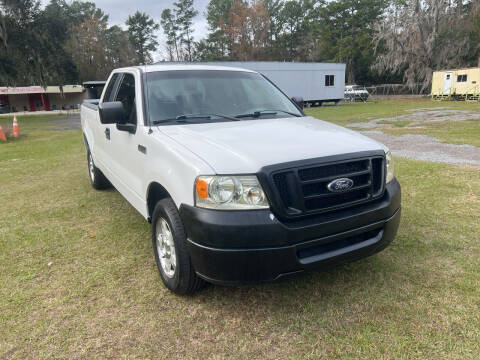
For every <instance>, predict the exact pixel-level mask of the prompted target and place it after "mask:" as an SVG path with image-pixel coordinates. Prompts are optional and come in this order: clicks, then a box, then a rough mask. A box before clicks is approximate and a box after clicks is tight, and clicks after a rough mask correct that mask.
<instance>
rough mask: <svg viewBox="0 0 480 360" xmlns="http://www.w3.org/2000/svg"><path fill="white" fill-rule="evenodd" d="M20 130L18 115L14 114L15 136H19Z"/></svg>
mask: <svg viewBox="0 0 480 360" xmlns="http://www.w3.org/2000/svg"><path fill="white" fill-rule="evenodd" d="M18 135H20V131H19V130H18V122H17V115H13V137H16V138H18Z"/></svg>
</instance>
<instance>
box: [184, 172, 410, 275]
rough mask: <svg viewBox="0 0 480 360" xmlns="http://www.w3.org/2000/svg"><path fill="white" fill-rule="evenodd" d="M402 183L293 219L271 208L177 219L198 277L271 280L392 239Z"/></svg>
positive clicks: (193, 212)
mask: <svg viewBox="0 0 480 360" xmlns="http://www.w3.org/2000/svg"><path fill="white" fill-rule="evenodd" d="M400 199H401V194H400V185H399V184H398V182H397V181H396V180H393V181H392V182H390V183H389V184H387V186H386V191H385V194H384V196H383V197H382V198H381V199H378V200H375V201H372V202H370V203H367V204H363V205H360V206H356V207H354V208H350V209H345V210H340V211H335V212H333V213H327V214H320V215H316V216H312V217H309V218H304V219H299V220H295V221H289V222H286V221H280V220H278V219H277V218H276V217H274V216H273V214H272V213H271V211H270V210H255V211H217V210H209V209H201V208H196V207H191V206H186V205H182V206H181V207H180V216H181V218H182V221H183V223H184V225H185V229H186V232H187V237H188V247H189V251H190V256H191V259H192V262H193V265H194V267H195V270H196V271H197V273H198V275H199V276H200V277H202V278H204V279H205V280H207V281H210V282H213V283H221V284H228V283H248V282H261V281H273V280H276V279H278V278H280V277H282V276H285V275H289V274H292V273H296V272H301V271H308V270H316V269H320V268H325V267H330V266H333V265H336V264H340V263H345V262H350V261H354V260H357V259H360V258H363V257H366V256H370V255H372V254H374V253H377V252H379V251H381V250H382V249H384V248H385V247H386V246H388V244H390V243H391V242H392V240H393V239H394V237H395V235H396V232H397V229H398V225H399V222H400V212H401V210H400Z"/></svg>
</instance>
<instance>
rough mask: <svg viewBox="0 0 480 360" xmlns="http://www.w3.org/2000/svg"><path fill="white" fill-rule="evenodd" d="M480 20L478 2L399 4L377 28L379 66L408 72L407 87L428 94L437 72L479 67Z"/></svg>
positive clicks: (435, 0)
mask: <svg viewBox="0 0 480 360" xmlns="http://www.w3.org/2000/svg"><path fill="white" fill-rule="evenodd" d="M479 20H480V13H479V9H478V2H470V3H468V4H466V5H464V4H463V3H462V2H461V1H457V2H456V3H453V2H445V1H443V0H428V1H420V0H406V1H405V2H402V3H394V4H392V5H391V6H390V7H389V9H388V11H387V14H386V17H385V19H384V20H383V21H379V22H378V23H377V25H376V29H375V30H376V31H375V37H374V40H375V45H376V49H377V58H376V61H375V64H374V68H375V69H376V70H378V71H379V72H386V71H391V72H393V73H403V78H404V81H405V82H406V84H407V85H409V86H410V87H411V88H413V87H415V86H416V84H417V83H421V84H422V87H421V89H422V90H424V89H426V88H427V87H428V86H429V84H430V82H431V77H432V72H433V71H434V70H439V69H442V68H455V67H462V66H469V65H470V66H472V65H477V59H478V56H479V55H480V44H479V41H478V40H479V33H478V29H479V28H480V26H479V25H478V24H479Z"/></svg>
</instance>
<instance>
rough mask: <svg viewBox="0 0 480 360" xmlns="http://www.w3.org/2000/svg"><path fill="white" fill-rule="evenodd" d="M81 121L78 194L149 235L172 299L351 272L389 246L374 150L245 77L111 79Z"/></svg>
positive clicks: (170, 68) (155, 70)
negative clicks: (204, 289)
mask: <svg viewBox="0 0 480 360" xmlns="http://www.w3.org/2000/svg"><path fill="white" fill-rule="evenodd" d="M81 121H82V129H83V135H84V140H85V146H86V150H87V159H88V169H89V174H90V180H91V183H92V186H93V187H94V188H95V189H104V188H106V187H108V186H110V185H113V186H114V187H115V188H116V189H117V190H118V191H119V192H120V193H121V194H122V195H123V196H124V197H125V198H126V199H127V201H129V202H130V204H132V206H133V207H135V208H136V209H137V210H138V211H139V212H140V213H141V214H142V215H143V216H144V217H145V219H147V220H148V221H149V222H151V224H152V241H153V251H154V254H155V259H156V262H157V266H158V270H159V272H160V276H161V278H162V280H163V282H164V284H165V285H166V287H167V288H169V289H170V290H172V291H173V292H175V293H177V294H188V293H192V292H194V291H195V290H197V289H199V288H200V287H201V286H202V285H203V284H204V281H207V282H212V283H218V284H234V283H248V282H260V281H272V280H276V279H279V278H282V277H285V276H287V275H291V274H296V273H299V272H302V271H308V270H316V269H320V268H324V267H331V266H333V265H334V264H339V263H344V262H349V261H353V260H355V259H359V258H362V257H365V256H369V255H372V254H374V253H376V252H378V251H380V250H382V249H384V248H385V247H386V246H387V245H388V244H389V243H390V242H391V241H392V240H393V238H394V237H395V234H396V232H397V228H398V225H399V221H400V208H401V207H400V197H401V196H400V185H399V184H398V182H397V180H396V179H395V177H394V173H393V161H392V157H391V155H390V152H389V151H388V149H387V148H386V147H385V146H384V145H382V144H380V143H378V142H375V141H373V140H371V139H369V138H367V137H365V136H362V135H360V134H358V133H356V132H353V131H350V130H347V129H344V128H342V127H339V126H336V125H333V124H331V123H328V122H324V121H321V120H317V119H314V118H312V117H310V116H306V115H305V114H304V113H303V111H302V109H301V108H300V107H299V106H298V105H297V103H296V102H295V101H293V100H292V99H290V98H288V97H287V96H286V95H285V94H284V93H282V92H281V91H280V90H279V89H278V88H277V87H276V86H275V85H274V84H272V83H271V82H270V81H269V80H268V79H266V78H265V77H263V76H262V75H260V74H258V73H256V72H254V71H250V70H245V69H238V68H228V67H223V66H222V67H215V66H205V65H151V66H141V67H129V68H123V69H117V70H115V71H113V72H112V74H111V75H110V77H109V79H108V82H107V84H106V86H105V89H104V90H103V93H102V96H101V98H100V99H99V100H98V102H92V101H89V102H86V103H84V104H83V105H82V108H81Z"/></svg>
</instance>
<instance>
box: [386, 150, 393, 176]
mask: <svg viewBox="0 0 480 360" xmlns="http://www.w3.org/2000/svg"><path fill="white" fill-rule="evenodd" d="M385 159H386V160H387V179H386V182H387V184H388V183H389V182H390V181H392V180H393V178H394V177H395V174H394V165H393V157H392V153H391V152H390V151H387V153H386V154H385Z"/></svg>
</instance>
